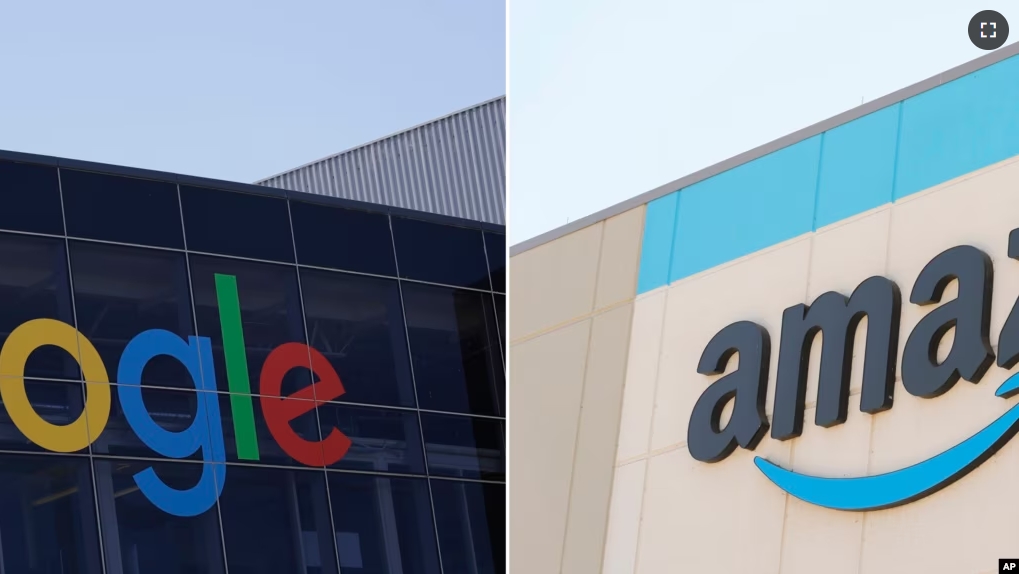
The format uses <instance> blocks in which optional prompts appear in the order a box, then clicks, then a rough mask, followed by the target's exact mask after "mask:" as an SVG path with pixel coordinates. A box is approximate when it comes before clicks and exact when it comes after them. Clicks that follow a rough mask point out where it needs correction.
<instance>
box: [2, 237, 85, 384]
mask: <svg viewBox="0 0 1019 574" xmlns="http://www.w3.org/2000/svg"><path fill="white" fill-rule="evenodd" d="M67 278H68V273H67V254H66V250H65V248H64V240H63V239H50V238H43V237H26V236H23V235H22V236H19V235H12V234H8V233H0V300H2V301H6V302H8V304H6V305H0V341H6V340H7V336H8V335H9V334H10V333H11V331H13V330H14V329H15V328H17V327H18V326H20V325H21V324H22V323H25V322H27V321H31V320H33V319H41V318H46V319H56V320H58V321H63V322H64V323H67V324H68V325H73V324H74V314H73V313H72V312H71V287H70V283H69V282H68V279H67ZM25 374H26V375H27V376H29V377H44V378H57V379H78V378H79V377H80V373H79V369H78V361H77V352H75V353H74V354H71V353H68V352H67V351H64V350H63V349H60V348H57V347H55V346H52V345H46V346H44V347H41V348H39V349H37V350H35V351H33V352H32V354H31V355H30V356H29V359H28V364H27V365H26V367H25Z"/></svg>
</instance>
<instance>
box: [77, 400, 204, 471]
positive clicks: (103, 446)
mask: <svg viewBox="0 0 1019 574" xmlns="http://www.w3.org/2000/svg"><path fill="white" fill-rule="evenodd" d="M119 387H120V385H113V386H112V387H111V389H110V390H111V392H112V393H113V402H112V405H111V407H110V420H109V422H108V423H107V425H106V429H105V430H103V432H102V434H100V435H99V437H98V439H97V440H96V441H95V443H93V445H92V452H93V453H95V454H109V455H116V456H141V457H149V458H166V457H164V456H163V455H162V454H159V453H157V452H155V451H153V450H152V449H151V448H149V447H148V446H147V445H146V444H145V443H144V442H142V440H141V439H140V438H138V434H137V433H136V432H135V430H134V429H133V428H131V425H130V423H128V421H127V416H126V415H125V414H124V408H123V406H122V405H121V403H120V397H119V395H118V392H117V390H118V388H119ZM142 401H143V402H144V403H145V410H146V411H148V413H149V416H150V417H152V420H153V421H155V422H156V424H157V425H159V426H160V427H162V428H163V429H165V430H167V431H169V432H173V433H179V432H183V431H186V430H187V429H188V428H190V427H191V425H193V424H199V425H208V420H198V421H196V420H195V415H196V414H197V413H198V391H194V390H191V391H185V390H169V389H152V388H145V389H142ZM212 431H213V432H217V431H220V429H212ZM220 432H221V431H220ZM185 458H186V459H187V460H198V461H200V460H202V452H201V450H200V449H196V450H195V452H194V453H193V454H192V455H191V456H188V457H185Z"/></svg>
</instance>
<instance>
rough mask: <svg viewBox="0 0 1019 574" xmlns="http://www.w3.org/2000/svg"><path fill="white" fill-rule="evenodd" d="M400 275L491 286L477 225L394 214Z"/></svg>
mask: <svg viewBox="0 0 1019 574" xmlns="http://www.w3.org/2000/svg"><path fill="white" fill-rule="evenodd" d="M392 221H393V239H394V241H396V264H397V267H399V268H400V277H404V278H407V279H417V280H419V281H428V282H430V283H443V284H445V285H456V286H459V287H471V288H474V289H485V290H486V291H487V290H490V289H491V288H492V287H491V284H490V283H489V281H488V265H487V264H486V263H485V242H484V239H482V236H481V230H480V229H468V228H466V227H454V226H452V225H440V224H438V223H430V222H427V221H419V220H417V219H406V218H403V217H393V218H392Z"/></svg>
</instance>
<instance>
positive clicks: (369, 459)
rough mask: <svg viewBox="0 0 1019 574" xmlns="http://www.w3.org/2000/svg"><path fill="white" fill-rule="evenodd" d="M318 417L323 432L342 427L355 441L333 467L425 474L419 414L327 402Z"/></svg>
mask: <svg viewBox="0 0 1019 574" xmlns="http://www.w3.org/2000/svg"><path fill="white" fill-rule="evenodd" d="M318 416H319V420H320V421H321V423H322V434H323V435H327V433H330V432H332V430H333V429H338V430H339V431H340V432H342V433H343V434H345V435H347V438H349V439H350V442H351V444H350V449H349V450H348V451H347V454H346V456H344V457H343V458H342V459H340V461H339V462H336V463H334V464H332V465H330V466H331V467H332V468H347V469H353V470H366V471H376V472H398V473H403V474H424V473H425V461H424V456H422V453H421V430H420V428H419V427H418V418H417V413H415V412H413V411H402V410H400V411H398V410H382V409H372V408H366V407H354V406H349V405H337V404H333V403H327V404H322V405H320V406H319V408H318Z"/></svg>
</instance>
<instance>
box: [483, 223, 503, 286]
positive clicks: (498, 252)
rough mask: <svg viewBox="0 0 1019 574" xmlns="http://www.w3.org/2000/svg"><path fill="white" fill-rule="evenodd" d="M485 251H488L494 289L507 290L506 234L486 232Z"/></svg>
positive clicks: (490, 274)
mask: <svg viewBox="0 0 1019 574" xmlns="http://www.w3.org/2000/svg"><path fill="white" fill-rule="evenodd" d="M485 251H486V252H487V253H488V269H489V270H490V271H489V276H490V277H491V281H492V290H493V291H498V292H500V293H505V292H506V236H505V235H502V234H499V233H488V232H487V231H486V232H485Z"/></svg>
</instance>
